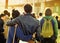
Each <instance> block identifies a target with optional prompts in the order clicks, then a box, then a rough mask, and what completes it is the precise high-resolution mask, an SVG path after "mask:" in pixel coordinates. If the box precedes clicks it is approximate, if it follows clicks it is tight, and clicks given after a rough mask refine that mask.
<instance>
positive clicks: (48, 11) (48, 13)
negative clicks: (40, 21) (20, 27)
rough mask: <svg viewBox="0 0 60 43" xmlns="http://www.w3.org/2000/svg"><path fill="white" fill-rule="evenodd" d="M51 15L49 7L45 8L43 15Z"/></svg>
mask: <svg viewBox="0 0 60 43" xmlns="http://www.w3.org/2000/svg"><path fill="white" fill-rule="evenodd" d="M51 15H52V11H51V9H49V8H48V9H46V11H45V16H51Z"/></svg>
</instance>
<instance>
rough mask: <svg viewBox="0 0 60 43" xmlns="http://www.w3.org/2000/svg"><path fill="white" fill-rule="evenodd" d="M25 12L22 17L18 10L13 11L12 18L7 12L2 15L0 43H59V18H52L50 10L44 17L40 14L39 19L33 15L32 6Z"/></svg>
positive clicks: (27, 5) (0, 18)
mask: <svg viewBox="0 0 60 43" xmlns="http://www.w3.org/2000/svg"><path fill="white" fill-rule="evenodd" d="M24 11H25V12H24V13H23V15H21V14H20V12H19V11H18V10H15V9H13V10H12V18H10V13H9V12H8V11H7V10H4V14H1V15H0V43H57V41H56V39H57V36H58V29H60V20H58V16H56V18H55V17H53V16H52V10H51V9H50V8H48V9H46V11H45V16H44V17H43V16H42V15H43V14H42V13H39V17H38V19H37V18H36V16H35V13H32V6H31V5H30V4H26V5H25V6H24ZM4 28H7V29H8V32H7V31H6V30H4ZM4 31H5V32H6V33H4ZM5 34H7V36H6V35H5ZM6 37H7V38H6ZM21 41H22V42H21Z"/></svg>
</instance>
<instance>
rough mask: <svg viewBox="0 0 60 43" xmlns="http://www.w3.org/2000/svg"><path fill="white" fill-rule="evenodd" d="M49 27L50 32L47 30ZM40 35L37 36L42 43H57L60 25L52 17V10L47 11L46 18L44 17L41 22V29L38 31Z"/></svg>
mask: <svg viewBox="0 0 60 43" xmlns="http://www.w3.org/2000/svg"><path fill="white" fill-rule="evenodd" d="M49 20H50V21H49ZM46 23H47V25H46ZM49 25H50V27H49ZM48 27H49V30H47V29H48ZM40 30H41V31H40ZM49 31H50V32H49ZM46 32H47V33H48V34H47V33H46ZM38 33H40V34H37V35H38V37H40V38H39V40H38V41H41V43H56V39H57V36H58V24H57V20H56V19H54V18H53V17H52V11H51V9H50V8H48V9H46V11H45V17H43V18H42V19H41V21H40V29H38ZM49 33H50V34H51V35H50V34H49Z"/></svg>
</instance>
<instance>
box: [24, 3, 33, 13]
mask: <svg viewBox="0 0 60 43" xmlns="http://www.w3.org/2000/svg"><path fill="white" fill-rule="evenodd" d="M24 10H25V12H26V13H31V12H32V6H31V5H30V4H26V5H25V6H24Z"/></svg>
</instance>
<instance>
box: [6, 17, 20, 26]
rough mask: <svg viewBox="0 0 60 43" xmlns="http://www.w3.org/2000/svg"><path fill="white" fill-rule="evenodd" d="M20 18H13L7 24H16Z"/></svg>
mask: <svg viewBox="0 0 60 43" xmlns="http://www.w3.org/2000/svg"><path fill="white" fill-rule="evenodd" d="M18 19H19V17H17V18H15V19H12V20H10V21H8V22H7V24H6V25H7V26H12V25H15V24H17V23H18Z"/></svg>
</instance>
